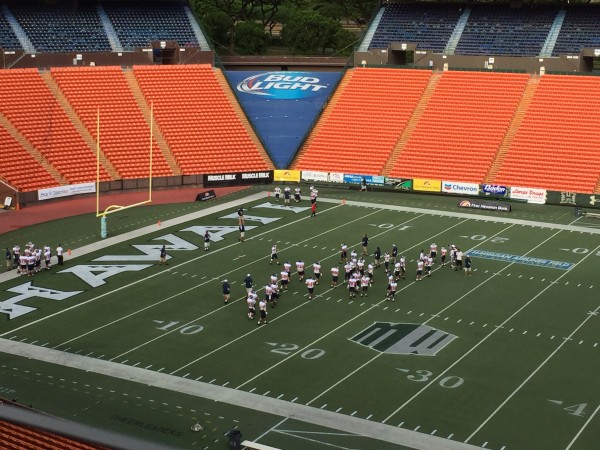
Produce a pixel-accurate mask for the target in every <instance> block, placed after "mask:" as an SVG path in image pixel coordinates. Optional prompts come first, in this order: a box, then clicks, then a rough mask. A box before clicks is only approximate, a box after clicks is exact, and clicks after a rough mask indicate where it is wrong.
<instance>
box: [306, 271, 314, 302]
mask: <svg viewBox="0 0 600 450" xmlns="http://www.w3.org/2000/svg"><path fill="white" fill-rule="evenodd" d="M305 284H306V288H307V289H308V299H309V300H312V298H313V296H314V295H315V284H316V280H315V279H314V278H313V277H311V276H309V277H308V278H307V279H306V281H305Z"/></svg>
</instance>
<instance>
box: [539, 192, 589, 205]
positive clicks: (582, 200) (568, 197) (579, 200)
mask: <svg viewBox="0 0 600 450" xmlns="http://www.w3.org/2000/svg"><path fill="white" fill-rule="evenodd" d="M546 203H550V204H552V205H571V206H583V207H586V208H600V195H590V194H580V193H577V192H557V191H548V192H547V196H546Z"/></svg>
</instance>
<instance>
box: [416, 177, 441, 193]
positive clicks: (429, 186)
mask: <svg viewBox="0 0 600 450" xmlns="http://www.w3.org/2000/svg"><path fill="white" fill-rule="evenodd" d="M413 190H415V191H423V192H440V191H441V190H442V182H441V181H440V180H426V179H423V178H415V179H413Z"/></svg>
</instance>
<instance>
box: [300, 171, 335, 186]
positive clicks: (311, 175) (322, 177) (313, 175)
mask: <svg viewBox="0 0 600 450" xmlns="http://www.w3.org/2000/svg"><path fill="white" fill-rule="evenodd" d="M302 181H322V182H324V183H327V182H328V181H329V172H313V171H310V170H303V171H302Z"/></svg>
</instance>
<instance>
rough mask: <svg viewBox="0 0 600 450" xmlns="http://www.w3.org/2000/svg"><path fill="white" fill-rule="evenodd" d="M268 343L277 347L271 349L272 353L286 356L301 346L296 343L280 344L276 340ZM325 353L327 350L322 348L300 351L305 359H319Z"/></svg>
mask: <svg viewBox="0 0 600 450" xmlns="http://www.w3.org/2000/svg"><path fill="white" fill-rule="evenodd" d="M266 344H267V345H271V346H273V347H275V348H274V349H273V350H271V353H278V354H280V355H285V356H289V355H291V354H292V353H293V352H295V351H296V350H298V349H299V348H300V346H299V345H296V344H278V343H276V342H266ZM324 354H325V350H322V349H320V348H309V349H308V350H304V351H303V352H302V353H300V357H301V358H303V359H317V358H320V357H321V356H323V355H324Z"/></svg>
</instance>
